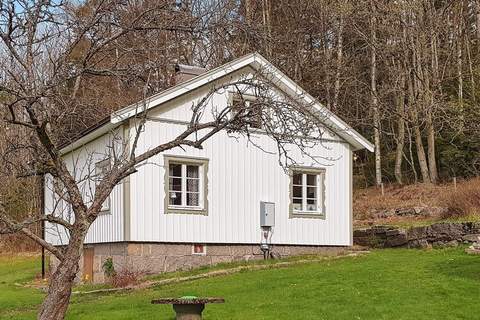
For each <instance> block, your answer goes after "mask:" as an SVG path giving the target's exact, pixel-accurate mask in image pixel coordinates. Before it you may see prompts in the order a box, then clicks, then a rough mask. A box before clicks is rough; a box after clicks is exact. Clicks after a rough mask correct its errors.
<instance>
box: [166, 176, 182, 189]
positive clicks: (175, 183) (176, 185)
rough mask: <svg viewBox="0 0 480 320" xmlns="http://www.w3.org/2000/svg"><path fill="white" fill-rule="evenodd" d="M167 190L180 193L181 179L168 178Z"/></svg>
mask: <svg viewBox="0 0 480 320" xmlns="http://www.w3.org/2000/svg"><path fill="white" fill-rule="evenodd" d="M169 181H170V184H169V190H174V191H181V190H182V178H170V179H169Z"/></svg>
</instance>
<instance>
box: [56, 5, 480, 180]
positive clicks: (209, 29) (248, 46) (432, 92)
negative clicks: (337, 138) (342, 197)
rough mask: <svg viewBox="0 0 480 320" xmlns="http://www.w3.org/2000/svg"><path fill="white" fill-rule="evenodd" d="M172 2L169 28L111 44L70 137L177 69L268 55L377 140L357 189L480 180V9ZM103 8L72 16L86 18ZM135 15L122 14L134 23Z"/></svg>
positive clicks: (360, 163) (166, 14) (83, 85)
mask: <svg viewBox="0 0 480 320" xmlns="http://www.w3.org/2000/svg"><path fill="white" fill-rule="evenodd" d="M92 3H95V1H92ZM139 3H142V4H141V5H148V1H142V2H139ZM165 3H166V5H165V8H164V10H163V17H162V18H163V19H164V21H162V24H163V25H164V26H165V27H164V28H162V29H155V30H145V31H144V32H143V33H142V36H141V37H138V36H137V37H136V38H135V39H133V38H127V39H125V38H124V39H122V42H117V43H114V44H112V45H111V46H110V48H109V53H108V54H114V55H115V57H116V59H115V61H116V63H117V64H120V65H121V66H122V67H121V68H118V69H117V72H116V73H115V74H108V73H107V72H105V73H101V72H99V71H96V72H91V73H90V74H88V75H87V76H84V77H82V78H76V79H74V80H73V79H72V81H71V83H69V84H68V86H67V88H66V89H67V90H69V91H73V92H74V96H75V97H76V99H79V101H81V105H82V108H80V109H79V108H76V109H75V110H69V111H68V114H67V113H66V112H65V113H64V114H63V116H62V117H61V119H62V120H63V123H59V126H62V128H63V131H64V132H65V135H66V137H71V136H72V134H73V136H75V133H76V132H78V131H81V130H83V129H84V128H85V127H88V126H90V125H92V124H93V123H95V122H97V121H99V119H101V118H102V117H103V116H105V115H107V114H108V112H110V111H111V110H112V109H118V108H120V107H122V106H125V105H126V104H128V103H130V102H132V101H136V100H138V99H139V98H141V97H142V95H144V94H153V93H155V92H159V91H161V90H163V89H165V88H168V87H169V86H171V85H172V79H173V72H174V65H175V63H182V64H189V65H196V66H201V67H206V68H213V67H215V66H218V65H220V64H223V63H225V62H227V61H230V60H232V59H234V58H237V57H240V56H242V55H244V54H248V53H251V52H254V51H257V52H260V53H261V54H262V55H264V56H265V57H266V58H267V59H268V60H270V61H272V62H273V63H274V64H275V65H276V66H277V67H279V68H280V69H281V70H282V71H284V72H285V73H286V74H287V75H289V76H290V77H291V78H292V79H293V80H295V81H296V82H298V83H300V84H301V86H302V87H303V88H305V89H306V90H307V91H308V92H310V93H311V94H312V95H313V96H314V97H315V98H317V99H318V100H319V101H320V102H322V103H323V104H324V105H325V106H326V107H328V108H329V109H331V110H332V111H333V112H335V113H337V114H339V115H340V116H341V117H342V118H343V119H344V120H345V121H346V122H348V123H349V124H351V125H352V126H353V127H354V128H355V129H357V130H358V131H359V132H360V133H362V134H363V135H365V136H366V137H368V138H369V139H370V140H371V141H372V142H373V143H374V144H375V148H376V152H375V154H367V153H360V154H358V155H357V158H356V161H355V170H356V178H357V179H356V185H357V186H359V187H361V186H369V185H375V184H377V185H380V184H381V183H398V184H409V183H416V182H423V183H437V182H439V181H450V180H451V179H452V178H453V177H472V176H478V175H479V173H480V133H479V131H480V130H479V129H480V127H479V124H478V118H479V115H480V107H479V105H478V103H477V100H479V99H480V90H479V89H478V88H479V87H478V85H477V83H478V82H480V68H479V64H478V62H479V59H480V1H478V0H397V1H385V0H362V1H351V0H342V1H331V0H316V1H307V0H288V1H287V0H277V1H272V0H256V1H255V0H243V1H238V0H208V1H205V0H203V1H195V0H191V1H176V2H175V3H174V4H171V3H170V2H165ZM138 5H140V4H138ZM91 8H92V6H91V5H89V3H87V4H85V5H83V6H81V7H76V8H74V9H72V10H74V13H75V14H76V15H78V17H79V18H80V19H81V18H82V15H84V16H88V15H89V10H91ZM127 8H128V6H127V5H125V7H122V6H118V7H116V8H115V10H113V11H112V13H111V14H114V15H116V17H115V18H114V19H127V17H128V15H129V14H132V13H131V12H129V11H125V10H127ZM105 32H108V31H105ZM110 32H112V31H110ZM84 41H85V42H87V41H88V40H86V39H85V40H84ZM86 45H87V44H86V43H79V44H78V46H77V48H76V50H78V51H79V52H81V51H82V50H83V49H82V48H83V46H86ZM106 58H107V57H106V56H105V59H106ZM70 59H71V61H70V66H71V67H72V68H75V63H76V53H75V52H72V53H71V55H70ZM99 63H106V62H105V61H101V62H100V61H99ZM124 74H128V75H129V76H128V77H127V76H124ZM132 74H135V75H136V76H135V77H132V76H131V75H132ZM65 110H68V108H66V109H65ZM88 110H90V111H92V112H89V111H88ZM72 119H75V120H74V121H72Z"/></svg>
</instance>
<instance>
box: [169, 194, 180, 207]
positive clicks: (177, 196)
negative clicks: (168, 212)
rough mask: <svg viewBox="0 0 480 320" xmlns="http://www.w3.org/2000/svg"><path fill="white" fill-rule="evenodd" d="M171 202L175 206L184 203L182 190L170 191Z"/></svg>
mask: <svg viewBox="0 0 480 320" xmlns="http://www.w3.org/2000/svg"><path fill="white" fill-rule="evenodd" d="M169 204H171V205H174V206H181V205H182V193H181V192H170V196H169Z"/></svg>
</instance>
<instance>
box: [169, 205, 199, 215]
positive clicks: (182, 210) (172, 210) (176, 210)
mask: <svg viewBox="0 0 480 320" xmlns="http://www.w3.org/2000/svg"><path fill="white" fill-rule="evenodd" d="M165 213H166V214H196V215H203V216H206V215H208V212H207V209H205V208H194V207H168V208H167V210H166V211H165Z"/></svg>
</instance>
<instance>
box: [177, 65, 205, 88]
mask: <svg viewBox="0 0 480 320" xmlns="http://www.w3.org/2000/svg"><path fill="white" fill-rule="evenodd" d="M206 71H207V69H205V68H202V67H197V66H189V65H186V64H180V63H177V64H175V78H174V81H175V83H174V84H179V83H182V82H185V81H187V80H190V79H192V78H195V77H196V76H198V75H200V74H202V73H204V72H206Z"/></svg>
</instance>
